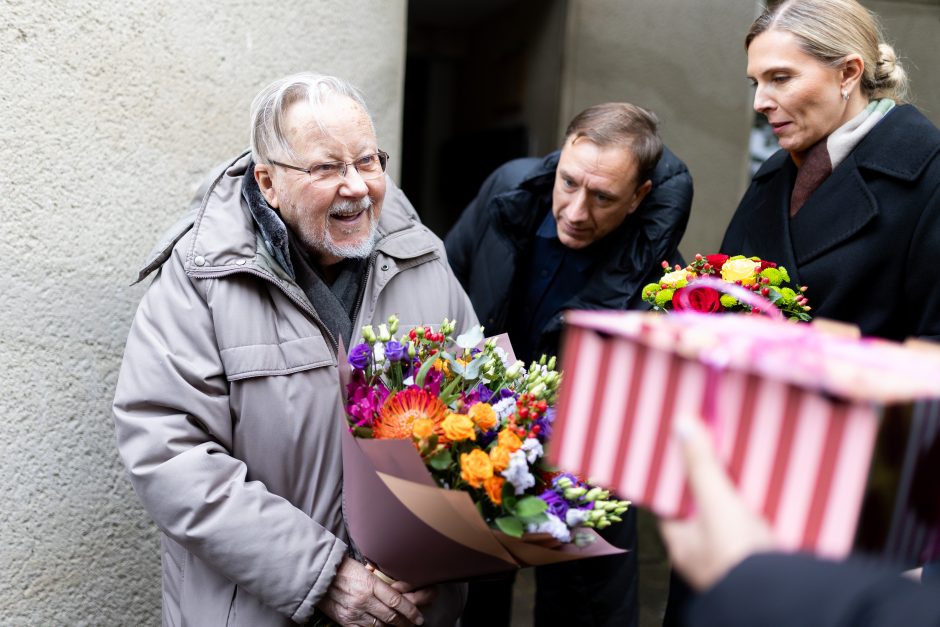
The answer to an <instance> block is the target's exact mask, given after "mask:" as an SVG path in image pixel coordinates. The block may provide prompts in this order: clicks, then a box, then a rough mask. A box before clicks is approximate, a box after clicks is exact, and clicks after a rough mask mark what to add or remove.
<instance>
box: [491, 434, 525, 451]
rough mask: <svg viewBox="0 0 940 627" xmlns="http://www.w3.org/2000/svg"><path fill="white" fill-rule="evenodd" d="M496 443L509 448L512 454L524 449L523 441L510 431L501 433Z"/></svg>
mask: <svg viewBox="0 0 940 627" xmlns="http://www.w3.org/2000/svg"><path fill="white" fill-rule="evenodd" d="M496 443H497V444H499V445H500V446H505V447H506V448H508V449H509V452H510V453H515V452H516V451H518V450H519V449H520V448H522V440H520V439H519V436H518V435H516V434H515V433H513V432H512V431H510V430H509V429H503V430H502V431H500V432H499V435H498V436H496Z"/></svg>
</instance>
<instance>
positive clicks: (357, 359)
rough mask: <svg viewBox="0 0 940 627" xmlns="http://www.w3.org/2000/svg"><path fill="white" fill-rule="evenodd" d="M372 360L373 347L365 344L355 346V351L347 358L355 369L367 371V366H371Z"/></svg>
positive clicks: (350, 352)
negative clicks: (370, 361)
mask: <svg viewBox="0 0 940 627" xmlns="http://www.w3.org/2000/svg"><path fill="white" fill-rule="evenodd" d="M371 358H372V347H371V346H369V345H368V344H366V343H365V342H363V343H362V344H356V345H355V346H353V349H352V350H351V351H349V357H347V360H348V361H349V364H350V365H351V366H352V367H353V368H357V369H359V370H365V369H366V366H368V365H369V360H370V359H371Z"/></svg>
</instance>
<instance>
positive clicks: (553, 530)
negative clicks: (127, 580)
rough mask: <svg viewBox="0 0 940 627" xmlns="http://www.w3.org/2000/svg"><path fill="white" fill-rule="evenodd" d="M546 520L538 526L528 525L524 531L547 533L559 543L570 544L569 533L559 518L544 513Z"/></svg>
mask: <svg viewBox="0 0 940 627" xmlns="http://www.w3.org/2000/svg"><path fill="white" fill-rule="evenodd" d="M545 515H546V516H548V520H546V521H545V522H542V523H539V524H537V525H536V524H533V523H529V524H528V525H526V527H525V530H526V531H528V532H530V533H549V534H551V536H552V537H553V538H555V539H556V540H559V541H561V542H571V532H570V531H569V530H568V526H567V525H565V523H563V522H562V521H561V518H559V517H558V516H556V515H555V514H550V513H548V512H545Z"/></svg>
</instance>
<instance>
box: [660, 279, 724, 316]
mask: <svg viewBox="0 0 940 627" xmlns="http://www.w3.org/2000/svg"><path fill="white" fill-rule="evenodd" d="M672 308H673V310H674V311H697V312H699V313H716V312H719V311H722V310H723V309H724V307H722V306H721V292H719V291H718V290H716V289H713V288H711V287H691V286H686V287H680V288H679V289H677V290H676V292H675V294H673V295H672Z"/></svg>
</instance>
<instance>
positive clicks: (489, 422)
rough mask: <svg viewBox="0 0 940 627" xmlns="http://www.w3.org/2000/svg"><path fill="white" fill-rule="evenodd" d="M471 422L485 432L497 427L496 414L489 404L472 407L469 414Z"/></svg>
mask: <svg viewBox="0 0 940 627" xmlns="http://www.w3.org/2000/svg"><path fill="white" fill-rule="evenodd" d="M468 415H469V416H470V420H472V421H473V422H474V424H476V426H478V427H480V429H482V430H483V431H489V430H490V429H492V428H493V427H495V426H496V412H495V411H493V406H492V405H490V404H489V403H477V404H475V405H473V406H472V407H470V411H469V412H468Z"/></svg>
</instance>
